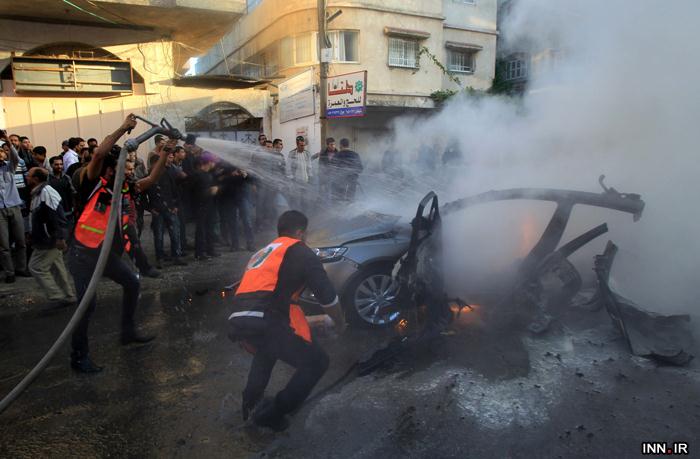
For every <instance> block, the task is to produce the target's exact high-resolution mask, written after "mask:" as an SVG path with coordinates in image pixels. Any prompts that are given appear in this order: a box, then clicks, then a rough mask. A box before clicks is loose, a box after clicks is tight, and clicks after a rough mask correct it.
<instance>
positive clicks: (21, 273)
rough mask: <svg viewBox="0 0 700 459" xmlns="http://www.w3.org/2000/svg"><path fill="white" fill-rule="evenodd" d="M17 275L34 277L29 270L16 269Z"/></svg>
mask: <svg viewBox="0 0 700 459" xmlns="http://www.w3.org/2000/svg"><path fill="white" fill-rule="evenodd" d="M15 276H17V277H32V273H30V272H29V271H27V270H24V271H15Z"/></svg>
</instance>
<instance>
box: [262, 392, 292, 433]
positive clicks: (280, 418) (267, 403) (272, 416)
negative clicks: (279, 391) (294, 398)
mask: <svg viewBox="0 0 700 459" xmlns="http://www.w3.org/2000/svg"><path fill="white" fill-rule="evenodd" d="M253 422H255V424H257V425H259V426H261V427H268V428H270V429H272V430H274V431H275V432H282V431H283V430H285V429H287V427H289V421H288V420H287V418H286V416H285V415H284V413H282V412H281V411H280V410H279V409H278V408H277V404H276V403H275V401H274V399H271V398H266V399H265V400H263V401H262V402H260V403H259V405H258V408H257V409H256V410H255V412H254V413H253Z"/></svg>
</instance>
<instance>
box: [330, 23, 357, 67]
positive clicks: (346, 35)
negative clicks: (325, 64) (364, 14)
mask: <svg viewBox="0 0 700 459" xmlns="http://www.w3.org/2000/svg"><path fill="white" fill-rule="evenodd" d="M359 37H360V33H359V32H356V31H351V30H334V31H331V32H328V39H329V40H330V41H331V47H332V49H333V60H334V61H336V62H359V61H360V57H359V53H358V42H359Z"/></svg>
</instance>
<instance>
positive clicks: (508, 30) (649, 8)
mask: <svg viewBox="0 0 700 459" xmlns="http://www.w3.org/2000/svg"><path fill="white" fill-rule="evenodd" d="M698 17H700V3H698V2H693V1H674V2H667V1H662V0H639V1H628V0H593V1H586V2H580V1H576V0H558V1H552V0H529V1H528V0H522V1H519V2H516V5H515V7H514V8H513V10H512V11H511V14H510V15H509V16H508V17H507V18H505V22H504V26H503V28H502V30H501V38H500V39H502V40H503V45H504V46H505V47H506V48H508V49H512V50H519V51H522V50H524V51H529V52H531V53H532V54H533V55H535V56H538V55H542V54H545V53H544V52H546V51H548V50H550V51H549V54H550V55H554V56H556V58H555V59H552V60H551V61H550V63H549V64H547V65H541V66H539V67H536V68H531V69H530V70H531V72H532V73H531V75H530V76H531V81H530V86H529V91H528V93H527V94H526V95H525V97H524V98H523V100H522V101H514V100H512V99H509V98H497V97H485V98H480V99H474V98H469V97H462V98H459V99H457V100H454V101H452V102H451V103H450V104H449V105H448V106H447V107H446V108H445V109H444V110H443V111H442V112H441V113H439V114H438V115H436V116H434V117H432V118H430V119H429V120H427V121H426V120H425V119H402V120H399V121H398V122H397V123H396V126H395V132H396V135H395V138H396V139H397V141H396V144H395V146H394V148H395V149H401V150H403V151H406V150H407V148H409V146H411V145H419V144H420V140H418V139H435V140H434V141H435V142H436V144H439V143H440V140H438V139H453V140H455V141H456V142H458V144H459V147H460V149H461V151H462V152H463V154H464V161H465V164H464V165H461V166H453V168H452V169H453V170H451V171H449V175H450V176H451V177H452V181H451V182H450V183H449V184H448V185H446V186H444V187H443V190H442V191H443V196H441V197H442V198H443V199H442V202H445V201H446V199H450V198H456V197H460V196H464V195H472V194H476V193H479V192H483V191H487V190H489V189H503V188H511V187H547V188H566V189H575V190H584V191H602V190H600V188H599V187H598V184H597V178H598V176H599V174H605V175H606V176H607V182H608V185H611V186H614V187H615V188H616V189H617V190H619V191H621V192H633V193H640V194H641V195H642V198H643V199H644V200H645V201H646V204H647V205H646V209H645V212H644V216H643V217H642V219H641V221H639V222H637V223H632V220H631V218H630V216H628V215H626V214H625V215H622V214H619V213H616V212H612V211H603V210H597V209H590V208H583V207H578V208H576V209H575V211H574V216H573V218H572V222H571V225H570V231H568V234H567V235H565V237H564V241H563V242H566V241H567V240H568V239H570V238H572V237H575V236H576V235H577V234H579V233H581V232H583V231H585V230H587V229H590V228H592V227H593V226H595V225H597V224H599V223H601V222H603V221H607V222H608V223H609V225H610V228H611V231H610V233H608V234H607V235H605V236H603V237H601V238H599V240H597V241H595V242H594V243H592V244H590V245H589V246H588V248H587V249H586V250H583V251H581V253H580V254H578V255H577V256H576V257H574V261H575V262H576V264H577V266H578V267H579V269H580V270H581V272H582V273H584V274H585V273H586V272H590V271H589V269H590V267H592V255H593V254H594V253H601V252H602V249H603V247H604V244H605V242H606V241H607V240H608V239H612V240H613V241H615V242H616V243H617V244H618V245H619V246H620V248H621V253H620V254H619V255H618V259H617V261H616V264H615V266H614V268H613V277H614V278H615V280H616V281H617V284H618V287H619V289H620V290H621V292H620V293H622V294H626V295H628V296H630V297H631V298H632V299H634V300H636V301H638V302H639V303H640V304H642V305H646V306H647V307H648V308H649V309H652V310H655V311H661V312H677V311H692V312H696V309H695V308H696V305H697V300H696V298H697V293H696V288H695V285H696V283H697V280H698V272H699V271H700V243H699V242H698V235H700V218H699V215H698V207H699V206H698V203H697V197H698V195H699V192H700V182H698V180H697V174H698V172H700V168H699V167H698V160H697V145H698V138H697V137H698V128H697V123H698V120H700V94H699V93H698V91H697V90H696V89H695V88H694V87H693V86H694V85H693V83H692V82H693V79H694V76H695V75H698V72H699V71H700V59H698V58H697V56H700V29H698V28H697V26H696V20H697V18H698ZM535 72H536V73H535ZM443 142H444V140H443ZM415 154H416V155H418V152H417V151H416V152H415ZM414 173H417V174H420V171H414ZM498 206H501V207H502V208H501V209H499V210H500V212H499V211H497V210H479V211H475V212H467V213H465V216H464V217H463V218H462V220H461V221H460V222H459V223H460V225H456V224H453V226H458V227H459V231H458V234H455V231H452V232H450V227H449V225H448V228H447V230H448V241H449V242H448V243H450V244H453V245H452V247H454V246H457V247H460V252H461V253H462V255H460V256H459V257H460V258H468V259H469V261H467V262H465V263H466V264H467V265H470V264H471V267H475V266H481V267H482V268H483V267H484V266H487V265H488V263H485V262H486V260H488V262H489V263H493V261H494V259H495V258H497V257H495V254H498V253H500V255H502V256H503V255H505V254H507V253H508V252H510V253H511V254H513V252H514V251H515V252H516V253H515V254H514V255H518V253H517V252H518V244H517V241H518V240H520V239H522V238H523V237H524V235H523V231H524V229H523V228H529V230H528V231H534V232H535V233H537V231H539V233H541V230H542V229H543V226H542V224H543V222H546V220H542V219H541V218H536V219H535V220H536V223H533V222H532V221H531V222H530V223H528V221H527V220H528V218H530V219H531V218H532V215H533V213H531V212H529V211H524V210H521V209H524V208H527V206H524V205H521V206H517V205H516V204H513V205H511V207H510V208H509V207H508V205H500V204H499V205H498ZM545 210H547V209H546V208H541V206H538V211H537V212H536V213H535V214H534V215H538V216H540V217H541V216H543V215H545V216H547V215H548V214H547V212H545ZM467 214H468V215H467ZM533 228H534V230H533ZM539 233H537V234H539ZM484 237H487V238H488V237H490V238H491V239H492V243H491V244H484V243H483V238H484ZM479 238H481V240H480V239H479ZM471 240H475V241H476V240H480V242H479V243H472V242H471ZM497 241H498V242H497ZM504 241H505V242H506V243H505V244H504ZM532 242H534V241H532ZM448 253H450V252H448ZM451 253H454V251H451ZM506 258H507V257H506ZM462 268H464V269H467V268H468V266H467V267H465V266H461V267H460V269H462Z"/></svg>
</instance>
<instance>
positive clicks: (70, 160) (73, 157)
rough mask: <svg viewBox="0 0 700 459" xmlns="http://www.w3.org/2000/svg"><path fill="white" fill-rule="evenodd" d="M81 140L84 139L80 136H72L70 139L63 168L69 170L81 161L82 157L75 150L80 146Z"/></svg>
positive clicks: (64, 156) (64, 155)
mask: <svg viewBox="0 0 700 459" xmlns="http://www.w3.org/2000/svg"><path fill="white" fill-rule="evenodd" d="M81 141H83V139H81V138H78V137H71V138H70V139H68V151H67V152H65V153H64V154H63V170H65V171H67V170H68V168H69V167H71V165H73V164H75V163H77V162H79V161H80V157H79V156H78V153H76V152H75V150H76V149H77V148H78V146H79V145H80V142H81Z"/></svg>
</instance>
